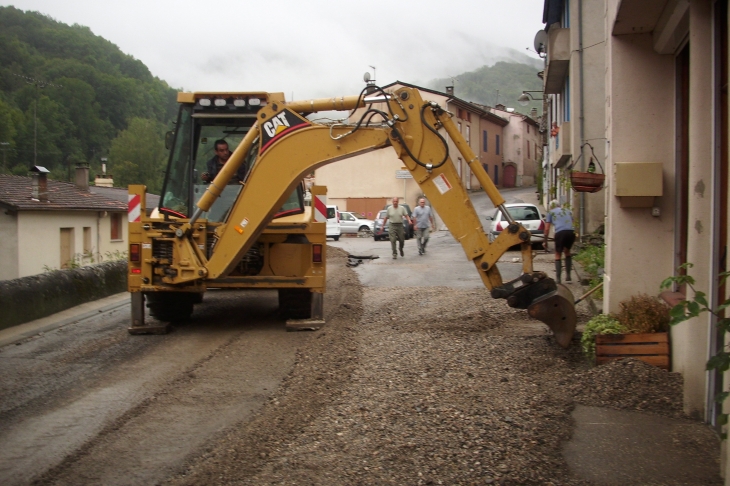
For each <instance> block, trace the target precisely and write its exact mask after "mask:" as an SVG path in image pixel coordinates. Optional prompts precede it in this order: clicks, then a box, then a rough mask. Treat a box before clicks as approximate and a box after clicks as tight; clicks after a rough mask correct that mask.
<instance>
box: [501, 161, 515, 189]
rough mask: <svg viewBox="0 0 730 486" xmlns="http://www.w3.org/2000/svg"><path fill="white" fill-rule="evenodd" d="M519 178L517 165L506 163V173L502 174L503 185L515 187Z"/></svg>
mask: <svg viewBox="0 0 730 486" xmlns="http://www.w3.org/2000/svg"><path fill="white" fill-rule="evenodd" d="M516 180H517V167H516V166H515V165H512V164H510V165H505V166H504V174H503V176H502V187H515V181H516Z"/></svg>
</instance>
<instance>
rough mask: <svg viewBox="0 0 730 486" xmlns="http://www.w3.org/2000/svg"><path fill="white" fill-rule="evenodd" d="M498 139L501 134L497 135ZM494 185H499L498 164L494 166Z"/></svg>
mask: <svg viewBox="0 0 730 486" xmlns="http://www.w3.org/2000/svg"><path fill="white" fill-rule="evenodd" d="M497 140H499V135H498V136H497ZM494 185H495V186H498V185H499V166H498V165H495V166H494Z"/></svg>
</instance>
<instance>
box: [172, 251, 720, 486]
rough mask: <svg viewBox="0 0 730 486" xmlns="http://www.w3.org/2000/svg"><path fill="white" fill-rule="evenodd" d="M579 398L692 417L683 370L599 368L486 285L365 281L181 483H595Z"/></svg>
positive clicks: (709, 438) (708, 438)
mask: <svg viewBox="0 0 730 486" xmlns="http://www.w3.org/2000/svg"><path fill="white" fill-rule="evenodd" d="M337 251H338V250H336V249H331V250H330V255H331V258H332V259H333V260H332V263H333V264H337V263H338V261H337V260H338V258H339V262H340V263H343V261H342V258H343V254H342V253H340V255H339V256H338V255H337ZM353 279H354V276H353ZM347 282H349V283H352V282H353V280H351V279H347ZM588 317H589V316H588V315H586V314H585V313H581V314H580V315H579V318H580V320H581V321H585V320H587V318H588ZM578 403H580V404H584V405H596V406H603V407H612V408H617V409H623V410H641V411H646V412H651V413H655V414H659V415H665V416H670V417H681V416H682V397H681V377H680V376H679V375H677V374H674V373H667V372H665V371H663V370H660V369H658V368H655V367H652V366H649V365H645V364H644V363H642V362H640V361H620V362H615V363H613V364H608V365H604V366H601V367H599V368H591V367H590V366H589V365H588V363H586V362H585V360H584V359H583V357H582V355H581V354H580V346H579V343H578V340H577V337H576V339H575V341H574V343H573V346H572V347H571V348H570V349H569V350H563V349H562V348H560V347H558V346H557V345H556V344H555V342H554V340H553V338H552V337H551V336H550V335H549V334H548V332H547V331H546V328H545V326H543V325H542V324H540V323H535V321H532V320H530V319H529V318H528V316H527V314H526V312H525V311H522V310H515V309H510V308H508V307H506V306H505V304H504V302H503V301H495V300H492V299H491V298H490V297H489V296H488V293H487V292H486V291H485V290H484V289H454V288H446V287H423V288H410V287H394V288H388V287H377V288H362V287H360V286H359V285H353V286H352V288H351V292H349V296H348V299H347V302H346V303H343V304H342V306H341V307H340V309H339V310H338V311H336V312H334V313H333V316H332V319H331V320H330V321H329V323H328V325H327V327H326V328H324V329H322V330H321V331H319V334H318V335H317V338H316V339H314V340H312V341H311V342H310V343H309V344H308V345H307V347H306V348H303V349H301V350H300V351H299V352H298V354H297V357H296V363H295V365H294V367H293V370H292V373H291V374H290V375H289V376H287V378H286V379H285V381H284V384H283V386H282V387H281V388H280V389H279V390H277V391H276V393H275V394H274V395H273V396H271V397H270V399H269V401H268V403H267V404H266V406H265V407H263V408H262V409H261V410H259V412H258V413H257V414H256V415H255V417H254V418H253V419H252V420H250V421H246V422H242V423H241V424H240V425H239V426H238V427H236V428H233V429H231V430H229V431H228V432H227V434H226V435H225V437H223V438H221V440H220V441H219V442H218V443H217V444H215V445H214V446H212V447H211V448H210V449H208V450H206V451H205V452H204V453H203V454H202V455H200V457H198V458H196V459H195V460H192V461H190V462H189V463H188V465H187V467H186V469H185V471H184V473H182V474H180V475H178V476H177V477H175V478H172V479H171V480H170V481H169V484H174V485H203V484H242V485H261V484H277V485H278V484H281V485H285V484H286V485H294V484H314V485H335V484H336V485H365V484H379V485H405V484H408V485H421V484H424V485H425V484H444V485H462V484H463V485H471V484H480V485H481V484H504V485H508V484H509V485H523V484H536V485H538V484H539V485H550V484H552V485H579V484H591V483H588V482H585V481H581V480H579V479H577V478H576V477H574V476H572V475H571V472H570V470H569V468H568V467H567V465H566V463H565V460H564V459H563V456H562V454H561V445H562V444H563V443H564V442H565V441H566V440H567V439H568V438H569V436H570V433H571V427H572V422H571V418H570V413H571V411H572V410H573V408H574V406H575V405H576V404H578ZM693 450H694V451H695V452H696V453H698V454H706V455H708V456H711V457H716V456H717V455H718V454H719V446H718V440H717V438H716V437H715V435H714V434H712V433H711V432H710V431H709V429H708V430H707V434H705V435H704V436H702V437H699V438H695V442H694V443H693ZM718 481H719V479H718ZM665 484H674V483H665ZM676 484H691V483H686V482H677V483H676ZM703 484H707V483H703ZM716 484H721V482H718V483H716Z"/></svg>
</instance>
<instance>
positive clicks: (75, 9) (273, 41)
mask: <svg viewBox="0 0 730 486" xmlns="http://www.w3.org/2000/svg"><path fill="white" fill-rule="evenodd" d="M543 3H544V0H445V1H443V0H442V1H432V0H400V1H398V0H393V1H383V0H369V1H366V2H355V1H351V0H339V1H331V0H330V1H326V0H305V1H302V0H296V1H294V0H278V1H276V2H262V1H251V0H238V1H236V0H207V1H197V0H175V1H173V0H146V1H142V0H123V1H122V0H115V1H111V0H70V1H60V0H15V1H12V2H7V1H0V4H2V5H5V6H7V5H13V6H15V7H16V8H18V9H21V10H34V11H38V12H41V13H43V14H46V15H48V16H50V17H51V18H53V19H55V20H57V21H59V22H63V23H66V24H69V25H72V24H75V23H76V24H80V25H84V26H88V27H89V28H91V30H92V31H93V32H94V34H96V35H99V36H101V37H104V38H105V39H107V40H109V41H111V42H112V43H114V44H116V45H117V46H119V48H120V49H121V50H122V51H123V52H125V53H126V54H129V55H131V56H133V57H135V58H137V59H140V60H141V61H142V62H144V63H145V64H146V65H147V67H148V68H149V69H150V71H151V72H152V74H153V75H155V76H157V77H159V78H161V79H163V80H165V81H166V82H167V83H168V84H170V86H172V87H173V88H183V89H185V90H186V91H196V90H200V91H202V90H216V91H224V90H237V91H256V90H261V91H270V92H271V91H282V92H284V93H285V95H286V97H287V99H291V98H292V95H293V97H294V98H295V99H306V98H323V97H330V96H339V95H353V94H357V93H358V92H359V91H360V89H361V88H362V87H363V86H364V82H363V81H362V76H363V73H364V72H365V71H370V72H371V74H372V73H373V70H372V68H371V67H370V66H375V68H376V72H375V75H376V78H377V81H378V84H380V85H385V84H388V83H390V82H393V81H396V80H400V81H405V82H409V83H414V84H419V85H426V83H428V82H429V81H430V80H432V79H435V78H445V77H449V76H453V75H457V74H460V73H462V72H465V71H473V70H475V69H477V68H479V67H481V66H483V65H485V64H488V65H491V64H493V63H494V62H495V61H496V60H503V59H507V58H514V57H519V56H525V55H528V56H530V57H531V58H533V59H537V55H536V54H535V53H534V52H531V51H528V50H527V48H528V47H529V48H530V49H532V47H533V40H534V37H535V33H536V32H537V31H538V30H540V29H541V28H543V24H542V8H543ZM457 90H458V85H457Z"/></svg>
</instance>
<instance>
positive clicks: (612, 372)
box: [569, 359, 685, 418]
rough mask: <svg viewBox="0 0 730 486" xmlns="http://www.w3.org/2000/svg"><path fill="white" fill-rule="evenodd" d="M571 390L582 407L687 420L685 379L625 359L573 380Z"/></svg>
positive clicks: (594, 369)
mask: <svg viewBox="0 0 730 486" xmlns="http://www.w3.org/2000/svg"><path fill="white" fill-rule="evenodd" d="M572 381H573V383H572V384H571V385H570V387H569V390H570V392H571V393H572V395H573V397H574V398H575V401H576V402H577V403H580V404H582V405H589V406H594V407H609V408H616V409H620V410H636V411H640V412H651V413H655V414H658V415H665V416H669V417H676V418H679V417H684V416H685V415H684V413H683V411H682V375H680V374H679V373H668V372H666V371H664V370H662V369H660V368H657V367H656V366H652V365H649V364H646V363H644V362H643V361H640V360H637V359H622V360H617V361H612V362H610V363H606V364H604V365H602V366H597V367H595V368H593V369H590V370H588V371H586V372H584V373H580V374H577V375H575V376H573V377H572Z"/></svg>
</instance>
